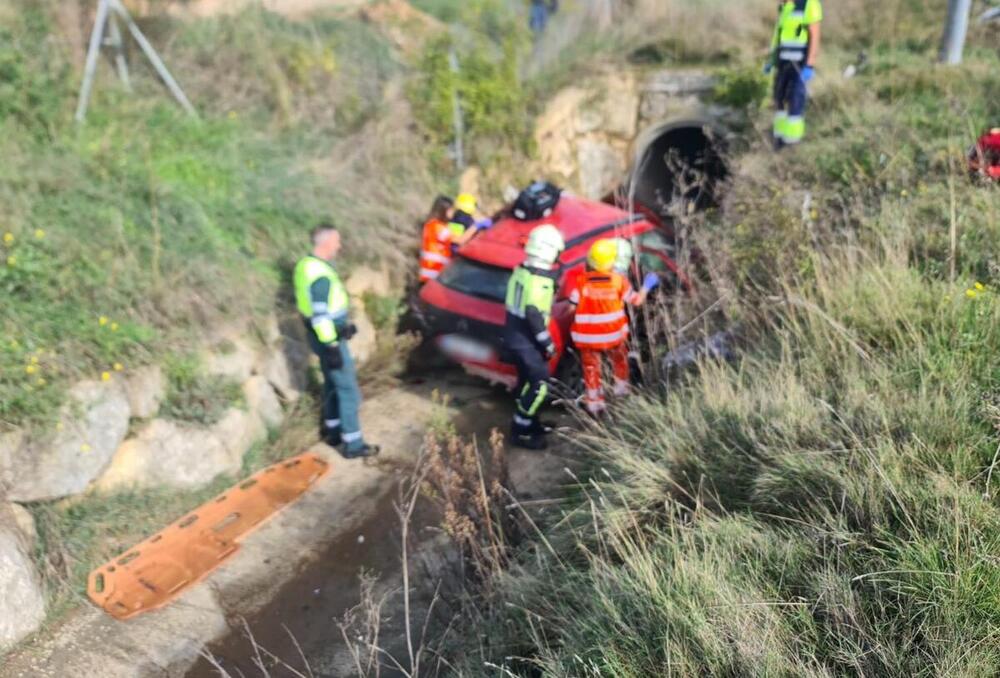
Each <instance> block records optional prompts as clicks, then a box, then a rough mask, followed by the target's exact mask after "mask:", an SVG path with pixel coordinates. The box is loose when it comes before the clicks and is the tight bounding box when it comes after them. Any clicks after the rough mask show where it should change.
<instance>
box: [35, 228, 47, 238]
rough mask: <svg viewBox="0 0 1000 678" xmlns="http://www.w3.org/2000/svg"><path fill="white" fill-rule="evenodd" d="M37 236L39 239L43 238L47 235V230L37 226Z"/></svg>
mask: <svg viewBox="0 0 1000 678" xmlns="http://www.w3.org/2000/svg"><path fill="white" fill-rule="evenodd" d="M35 237H36V238H37V239H39V240H41V239H43V238H44V237H45V231H43V230H42V229H40V228H36V229H35Z"/></svg>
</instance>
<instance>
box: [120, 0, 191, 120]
mask: <svg viewBox="0 0 1000 678" xmlns="http://www.w3.org/2000/svg"><path fill="white" fill-rule="evenodd" d="M107 1H108V2H110V3H111V6H112V8H113V9H114V10H115V11H116V12H118V15H119V16H120V17H121V18H122V20H123V21H124V22H125V26H126V27H127V28H128V32H129V33H131V34H132V37H133V38H135V41H136V42H137V43H139V47H141V48H142V51H143V52H144V53H145V55H146V58H147V59H149V61H150V63H151V64H153V68H155V69H156V72H157V73H158V74H159V76H160V78H161V79H162V80H163V83H164V84H165V85H166V86H167V89H169V90H170V93H171V94H173V95H174V98H175V99H177V101H178V103H180V105H181V106H182V107H183V108H184V110H185V111H187V112H188V113H190V114H191V115H193V116H195V117H197V116H198V113H197V112H196V111H195V110H194V106H192V105H191V102H190V101H188V98H187V96H185V94H184V90H182V89H181V86H180V85H178V84H177V81H176V80H174V76H172V75H170V71H169V70H168V69H167V66H166V65H165V64H164V63H163V61H162V60H161V59H160V55H159V54H157V53H156V50H155V49H154V48H153V46H152V45H151V44H150V43H149V40H147V39H146V36H145V35H143V34H142V31H141V30H139V27H138V26H136V24H135V22H134V21H133V20H132V17H131V16H130V15H129V13H128V10H126V9H125V6H124V5H122V3H121V0H107Z"/></svg>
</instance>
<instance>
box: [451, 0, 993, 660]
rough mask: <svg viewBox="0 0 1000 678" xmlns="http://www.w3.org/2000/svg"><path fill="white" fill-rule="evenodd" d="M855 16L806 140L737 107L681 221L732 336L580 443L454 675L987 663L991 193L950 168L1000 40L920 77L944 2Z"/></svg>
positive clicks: (824, 75) (983, 114)
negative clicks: (578, 466)
mask: <svg viewBox="0 0 1000 678" xmlns="http://www.w3.org/2000/svg"><path fill="white" fill-rule="evenodd" d="M869 4H870V3H869ZM849 5H850V6H849V7H845V8H841V7H838V6H834V5H828V8H827V11H828V12H829V13H830V14H836V13H839V12H841V11H850V10H856V11H857V12H858V14H857V15H855V16H854V17H851V20H850V21H849V22H848V21H845V20H844V18H843V17H841V18H839V19H836V18H831V21H830V30H828V31H827V43H826V44H827V53H826V56H825V58H824V61H823V63H822V64H821V66H822V67H821V71H820V72H821V76H820V78H821V79H820V81H819V82H818V83H817V84H816V85H815V97H814V99H813V102H812V104H811V108H810V112H809V116H808V119H809V131H808V140H807V142H806V143H805V144H804V145H803V146H802V147H801V148H798V149H794V150H791V151H788V152H785V153H783V154H781V155H772V154H770V153H769V152H767V151H766V150H765V148H764V144H765V142H764V138H763V137H764V134H763V132H764V130H765V129H766V125H767V123H766V120H765V116H766V114H765V113H763V112H762V111H760V112H758V111H753V113H754V115H756V114H757V113H759V120H758V122H757V127H756V128H751V129H750V132H749V133H748V141H747V143H746V146H747V147H746V148H744V149H741V152H740V153H739V157H736V158H734V160H735V162H736V168H737V170H736V174H735V177H734V179H733V185H732V187H731V189H730V194H729V197H728V198H727V201H726V204H725V205H724V206H723V208H722V209H721V210H719V212H718V213H716V214H709V215H706V216H705V217H704V218H703V221H702V223H701V224H700V226H699V229H700V236H699V238H700V243H699V244H700V245H701V246H702V247H703V248H704V251H706V252H707V253H709V257H710V261H711V270H712V279H711V281H710V283H711V284H712V286H713V287H714V288H715V289H716V291H717V293H718V295H728V296H726V298H725V301H724V304H725V306H726V309H727V313H728V316H729V317H730V318H733V319H739V320H740V321H741V322H742V324H743V327H744V328H745V333H746V335H747V337H748V342H747V343H748V346H747V347H746V348H745V351H744V352H743V354H742V355H741V356H740V358H739V359H738V360H737V361H736V362H735V363H733V364H722V365H720V364H703V365H702V366H701V367H700V368H699V369H698V370H696V371H694V372H692V373H690V374H689V375H687V377H686V378H685V379H684V380H683V382H682V383H681V384H680V385H678V386H677V387H676V388H674V389H672V390H671V392H670V393H667V394H659V393H655V392H646V393H643V394H641V395H639V396H637V397H635V398H634V399H632V400H630V401H629V403H628V405H627V406H626V407H624V408H622V409H620V410H619V411H618V412H617V413H616V415H615V417H614V418H613V420H612V421H611V422H609V423H608V424H607V425H606V426H603V427H600V428H593V429H591V430H590V431H589V432H588V433H586V434H583V435H580V436H579V437H577V438H576V440H577V442H578V444H579V446H580V448H581V450H582V451H583V452H584V453H585V454H586V456H587V458H588V459H589V460H590V463H591V473H590V479H589V480H588V481H587V482H584V483H582V484H581V485H580V486H579V489H578V492H577V493H576V494H575V496H574V498H572V499H570V500H569V501H567V503H566V506H565V509H566V518H565V519H564V520H562V521H560V522H559V523H558V524H557V525H555V526H553V527H550V528H548V529H547V530H546V531H545V534H544V540H539V541H538V542H537V543H531V544H528V545H527V546H526V548H525V550H524V552H523V553H522V554H521V556H520V559H519V560H518V562H517V564H516V565H515V566H513V567H511V568H510V569H509V570H508V571H507V572H506V574H504V575H503V576H500V577H497V578H496V580H495V581H493V582H491V586H489V587H487V590H488V591H489V596H488V598H487V601H485V602H484V601H480V603H481V608H480V609H481V610H485V611H481V612H479V613H476V617H475V621H476V622H478V624H480V626H478V627H477V629H478V631H479V632H477V634H476V637H475V640H474V641H471V643H470V647H469V648H467V649H468V650H469V653H470V654H471V657H470V656H469V655H466V656H465V657H464V658H463V662H462V667H463V669H464V673H465V675H482V672H483V671H484V669H483V666H484V662H489V663H492V664H493V665H494V666H495V667H505V668H506V670H507V672H500V671H498V669H497V668H494V669H491V671H493V672H496V673H495V674H493V675H501V674H502V675H512V674H514V675H551V676H569V675H573V676H616V677H619V676H664V675H731V676H749V675H817V676H818V675H870V676H903V675H948V676H956V675H966V676H982V675H995V674H996V673H998V672H1000V563H998V561H997V552H998V548H1000V507H998V500H997V495H998V492H1000V468H997V467H998V466H1000V460H998V453H997V449H998V437H997V431H998V430H1000V402H998V393H1000V370H998V368H997V355H998V353H1000V333H998V330H997V327H998V314H1000V298H998V296H997V292H996V290H997V289H998V286H1000V281H998V279H997V275H998V273H997V272H998V259H997V254H996V247H995V243H996V242H997V238H998V236H1000V191H998V190H997V187H995V186H984V185H981V184H976V183H973V182H970V181H969V180H968V178H967V177H966V176H965V173H964V171H963V168H962V157H963V154H964V151H965V149H966V147H967V145H968V144H969V143H970V142H971V139H973V138H974V135H975V133H976V132H977V131H978V130H980V129H981V128H983V127H984V126H987V125H990V124H993V125H995V124H997V123H998V121H1000V104H998V102H997V99H996V97H995V96H992V93H994V92H997V91H1000V75H998V73H1000V68H998V66H1000V54H998V52H997V49H996V45H997V41H996V37H997V36H996V33H995V32H992V33H988V32H987V31H985V30H983V29H974V30H973V32H972V35H971V37H970V45H969V50H968V54H967V63H966V64H965V65H964V66H962V67H957V68H945V67H939V66H936V65H935V64H934V59H935V47H936V37H937V36H936V30H935V29H936V27H937V26H938V25H940V22H941V20H942V17H941V16H940V15H941V14H942V13H943V10H941V9H940V8H937V7H933V8H932V7H930V6H929V5H928V6H927V7H924V6H923V5H921V4H919V3H916V4H913V5H912V6H911V5H910V4H907V5H900V4H898V3H897V4H896V5H895V6H894V11H895V12H896V13H897V14H895V15H893V17H892V19H893V20H892V21H891V22H888V23H880V22H877V21H875V20H874V18H873V17H872V16H869V15H868V14H866V13H865V12H866V8H865V7H864V6H863V5H855V3H849ZM868 10H870V11H873V12H876V13H878V12H880V11H882V10H881V9H880V8H878V7H870V8H868ZM866 18H867V20H868V22H870V23H868V24H866V22H865V21H864V19H866ZM762 21H763V19H762ZM872 26H877V27H878V28H877V29H873V28H872ZM883 27H884V28H885V33H882V28H883ZM695 32H696V31H695ZM670 35H671V36H676V35H677V33H676V31H674V32H672V33H670ZM861 47H864V48H866V49H868V51H869V56H870V59H871V63H870V65H869V67H868V68H867V69H866V70H865V71H863V72H862V74H861V75H860V76H859V77H857V78H855V79H853V80H849V81H845V80H841V79H840V78H839V77H838V75H837V73H838V72H839V71H840V69H841V68H842V67H843V65H844V64H845V63H846V55H850V54H853V53H855V52H856V50H857V49H858V48H861ZM729 63H730V64H731V65H732V66H734V67H737V68H750V67H751V66H752V65H753V64H752V63H751V62H749V61H740V60H739V59H733V58H729ZM755 130H756V132H759V134H757V133H755ZM806 191H808V192H809V193H810V195H811V202H810V203H809V204H808V205H807V206H806V208H805V209H804V208H803V204H804V200H805V198H806ZM953 268H954V276H952V269H953ZM707 284H709V283H708V282H706V285H707ZM487 603H492V604H487Z"/></svg>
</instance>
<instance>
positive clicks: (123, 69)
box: [108, 14, 132, 92]
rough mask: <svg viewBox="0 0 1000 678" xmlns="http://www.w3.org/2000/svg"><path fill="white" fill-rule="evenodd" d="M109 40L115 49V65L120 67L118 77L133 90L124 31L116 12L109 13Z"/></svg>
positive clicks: (128, 88)
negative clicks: (120, 27) (119, 26)
mask: <svg viewBox="0 0 1000 678" xmlns="http://www.w3.org/2000/svg"><path fill="white" fill-rule="evenodd" d="M108 40H109V42H110V44H111V46H112V47H113V48H114V50H115V67H116V68H117V69H118V77H119V78H120V79H121V81H122V84H123V85H124V86H125V89H127V90H128V91H130V92H131V91H132V83H131V81H130V80H129V77H128V61H126V60H125V43H124V41H123V40H122V32H121V30H119V28H118V17H116V16H115V15H114V14H110V15H108Z"/></svg>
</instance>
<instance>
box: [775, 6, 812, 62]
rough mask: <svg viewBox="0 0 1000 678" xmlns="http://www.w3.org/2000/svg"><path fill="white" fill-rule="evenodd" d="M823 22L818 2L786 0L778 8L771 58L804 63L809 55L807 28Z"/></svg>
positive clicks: (777, 60)
mask: <svg viewBox="0 0 1000 678" xmlns="http://www.w3.org/2000/svg"><path fill="white" fill-rule="evenodd" d="M822 20H823V5H822V4H821V3H820V0H788V2H783V3H781V4H780V5H779V6H778V23H777V25H776V26H775V27H774V37H773V39H772V40H771V58H772V60H773V63H774V64H775V65H777V64H778V63H780V62H782V61H786V62H791V63H797V64H798V63H804V62H805V60H806V56H807V55H808V54H809V26H810V25H811V24H817V23H819V22H820V21H822Z"/></svg>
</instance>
